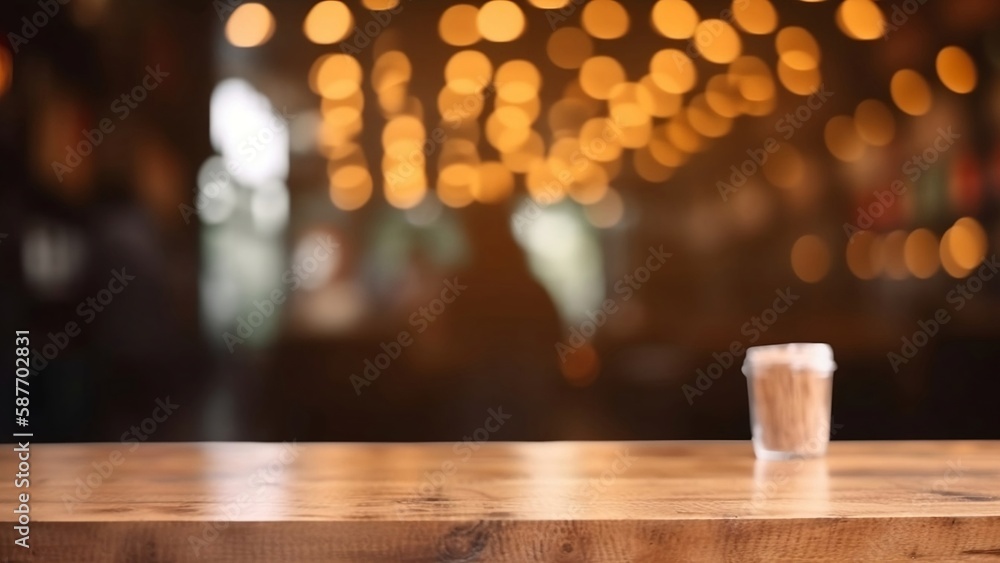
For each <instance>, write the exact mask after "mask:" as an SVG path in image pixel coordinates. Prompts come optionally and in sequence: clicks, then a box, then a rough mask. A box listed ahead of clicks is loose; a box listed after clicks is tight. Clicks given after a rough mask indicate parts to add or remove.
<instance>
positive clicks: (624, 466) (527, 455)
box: [0, 442, 1000, 563]
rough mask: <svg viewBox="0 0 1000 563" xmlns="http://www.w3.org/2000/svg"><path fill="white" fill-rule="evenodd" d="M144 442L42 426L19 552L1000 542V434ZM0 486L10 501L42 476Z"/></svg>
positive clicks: (912, 553)
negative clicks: (64, 439)
mask: <svg viewBox="0 0 1000 563" xmlns="http://www.w3.org/2000/svg"><path fill="white" fill-rule="evenodd" d="M131 447H134V444H84V445H33V446H32V456H31V462H32V467H31V476H32V483H31V488H30V492H31V516H32V524H31V544H32V549H31V550H30V553H29V552H28V551H27V550H24V549H22V548H17V547H14V546H13V540H14V538H15V534H14V532H13V530H12V524H11V522H13V520H14V514H13V513H12V511H11V508H5V509H4V510H3V513H2V519H3V520H4V521H5V522H6V523H7V524H6V525H5V526H4V532H3V540H2V541H3V543H2V545H0V557H3V558H6V560H8V561H73V562H90V561H94V562H97V561H100V562H133V561H138V562H154V563H155V562H188V561H226V562H230V561H231V562H241V563H252V562H258V561H259V562H264V561H267V562H272V561H289V562H320V561H324V562H325V561H454V562H458V561H517V562H526V561H567V562H570V561H633V562H639V561H650V562H653V561H657V562H658V561H903V560H905V561H913V560H923V561H946V560H956V561H957V560H969V561H974V560H981V561H1000V442H867V443H866V442H834V443H832V444H831V446H830V453H829V455H828V456H827V457H826V458H823V459H817V460H809V461H787V462H762V461H756V460H754V458H753V454H752V451H751V448H750V445H749V443H744V442H628V443H626V442H621V443H615V442H548V443H487V444H483V445H482V446H481V447H479V448H478V449H476V450H473V447H472V446H471V445H467V444H464V445H458V446H456V445H453V444H295V445H290V444H260V443H198V444H152V443H149V444H141V445H139V446H138V447H137V448H135V449H134V451H131V450H130V448H131ZM115 452H117V453H115ZM13 458H14V456H13V455H11V454H8V455H5V456H3V460H2V462H0V467H2V471H3V474H4V475H8V476H13V475H14V473H16V469H15V468H16V466H15V460H14V459H13ZM116 462H117V463H116ZM102 473H104V475H106V476H104V477H102V476H101V474H102ZM88 479H89V481H90V484H89V485H87V482H88ZM0 488H2V489H3V499H4V502H5V507H11V504H12V503H11V501H12V500H13V499H14V498H16V494H17V493H18V492H23V491H24V489H15V488H14V487H13V480H12V479H4V480H3V482H2V483H0Z"/></svg>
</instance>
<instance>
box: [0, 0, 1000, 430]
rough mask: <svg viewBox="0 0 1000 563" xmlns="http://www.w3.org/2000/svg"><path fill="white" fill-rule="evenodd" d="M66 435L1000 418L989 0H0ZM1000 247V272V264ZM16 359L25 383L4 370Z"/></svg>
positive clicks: (2, 156) (11, 154)
mask: <svg viewBox="0 0 1000 563" xmlns="http://www.w3.org/2000/svg"><path fill="white" fill-rule="evenodd" d="M0 24H2V25H0V29H2V30H3V32H4V37H5V38H6V40H5V41H2V42H0V167H2V168H0V170H2V172H0V264H2V272H3V275H2V279H0V307H2V311H3V313H2V316H3V318H4V321H5V323H6V327H7V329H8V330H22V329H24V327H28V328H29V329H30V330H31V331H32V344H33V355H32V369H33V370H34V372H35V374H34V376H33V379H32V383H31V386H32V389H33V391H34V393H35V394H34V400H33V403H32V408H33V409H37V410H36V411H35V412H33V415H34V418H33V421H34V423H35V424H38V425H39V427H38V428H37V429H36V434H35V435H36V436H42V437H43V438H42V440H45V441H118V440H119V439H120V436H121V435H122V433H123V432H124V431H127V430H128V429H129V428H130V426H131V425H133V424H136V423H137V422H138V421H140V420H142V419H143V418H144V417H148V416H149V413H150V412H151V411H152V409H153V408H154V407H155V406H156V405H157V402H156V401H158V400H166V399H169V401H170V402H171V404H175V405H177V407H176V408H175V410H174V412H173V413H172V414H170V415H169V418H168V419H167V420H166V421H164V422H162V423H160V424H159V425H158V428H157V430H156V433H155V434H153V435H151V436H149V439H153V440H292V439H297V440H300V441H305V440H330V441H446V442H451V441H456V440H462V439H463V436H467V435H468V434H469V433H471V432H472V431H474V430H475V429H477V428H479V427H480V426H482V424H483V421H484V419H487V418H489V417H491V416H494V415H495V414H496V413H502V416H501V418H502V420H503V424H502V425H501V426H500V428H499V430H498V431H497V432H496V434H495V436H491V438H494V437H495V439H498V440H552V439H574V440H590V439H593V440H603V439H746V438H748V437H749V427H748V418H749V414H748V412H747V397H746V393H747V391H746V382H745V378H744V376H743V374H742V373H741V364H742V362H743V358H744V351H745V349H746V347H748V346H752V345H761V344H770V343H780V342H828V343H830V344H831V345H832V346H833V349H834V352H835V355H836V359H837V364H838V368H837V372H836V375H835V379H834V395H833V419H834V425H833V428H832V431H833V434H834V436H833V437H834V439H836V440H840V439H844V440H854V439H944V438H949V439H960V438H965V439H972V438H980V439H986V438H992V439H998V438H1000V415H998V409H997V406H996V405H997V397H998V396H1000V378H998V371H997V366H998V365H1000V278H998V277H997V275H996V274H997V270H998V264H997V262H996V260H997V258H996V252H997V248H998V246H1000V222H998V214H997V210H998V205H997V203H998V200H1000V145H998V136H997V133H998V132H1000V80H998V77H1000V72H998V71H1000V33H998V31H1000V3H997V2H995V1H993V0H953V1H949V2H944V1H926V0H880V1H874V0H826V1H805V0H780V1H779V0H732V1H724V0H705V1H700V0H699V1H695V0H687V1H686V0H656V1H652V0H650V1H648V2H633V1H626V0H589V1H586V0H514V1H510V0H487V1H483V0H466V1H465V2H451V1H436V0H422V1H420V2H414V1H411V0H343V1H337V0H323V1H315V0H283V1H278V0H263V1H260V2H257V1H246V2H243V1H240V0H215V1H207V0H176V1H167V0H141V1H140V0H71V1H63V0H14V1H12V0H7V1H5V2H4V3H3V6H2V8H0ZM994 278H997V279H994ZM5 392H8V391H5Z"/></svg>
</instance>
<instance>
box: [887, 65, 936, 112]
mask: <svg viewBox="0 0 1000 563" xmlns="http://www.w3.org/2000/svg"><path fill="white" fill-rule="evenodd" d="M889 91H890V93H891V94H892V101H893V102H895V104H896V107H898V108H899V109H900V110H902V111H903V112H904V113H908V114H910V115H923V114H925V113H927V112H928V111H929V110H930V109H931V89H930V87H929V86H928V85H927V81H926V80H924V77H923V76H920V74H919V73H917V72H916V71H913V70H910V69H902V70H899V71H896V73H895V74H893V75H892V80H891V82H890V84H889Z"/></svg>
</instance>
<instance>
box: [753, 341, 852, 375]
mask: <svg viewBox="0 0 1000 563" xmlns="http://www.w3.org/2000/svg"><path fill="white" fill-rule="evenodd" d="M762 364H787V365H790V366H791V367H792V368H793V369H796V368H809V369H814V370H816V371H819V372H826V374H827V375H832V374H833V370H835V369H837V364H836V363H834V361H833V348H831V347H830V345H829V344H823V343H819V342H795V343H790V344H774V345H770V346H753V347H751V348H747V355H746V359H745V360H744V361H743V375H748V374H749V372H750V370H752V369H754V368H756V367H757V366H760V365H762Z"/></svg>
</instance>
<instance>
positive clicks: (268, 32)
mask: <svg viewBox="0 0 1000 563" xmlns="http://www.w3.org/2000/svg"><path fill="white" fill-rule="evenodd" d="M274 26H275V23H274V16H273V15H271V11H270V10H268V9H267V8H266V7H265V6H264V5H263V4H258V3H256V2H249V3H246V4H242V5H240V6H239V7H238V8H236V9H235V10H233V13H232V14H229V19H228V20H226V39H227V40H228V41H229V42H230V43H231V44H232V45H233V46H236V47H257V46H259V45H263V44H264V43H267V41H268V40H269V39H271V36H272V35H274Z"/></svg>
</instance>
